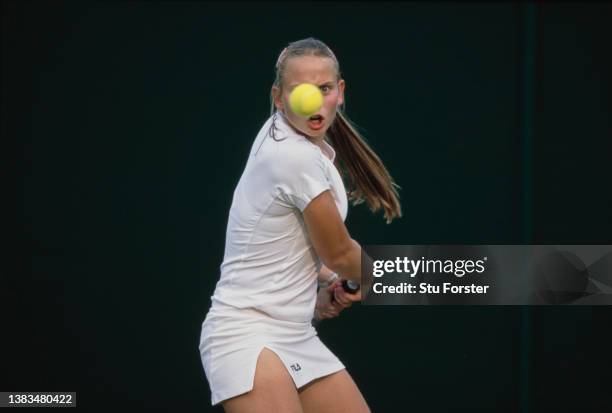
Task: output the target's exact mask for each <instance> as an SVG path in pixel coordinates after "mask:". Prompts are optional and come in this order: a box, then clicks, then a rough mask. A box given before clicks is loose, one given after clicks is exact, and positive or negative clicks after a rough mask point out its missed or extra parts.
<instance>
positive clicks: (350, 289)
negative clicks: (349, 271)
mask: <svg viewBox="0 0 612 413" xmlns="http://www.w3.org/2000/svg"><path fill="white" fill-rule="evenodd" d="M342 288H343V289H344V291H346V292H347V293H350V294H354V293H356V292H357V291H359V288H361V285H359V283H358V282H357V281H353V280H342Z"/></svg>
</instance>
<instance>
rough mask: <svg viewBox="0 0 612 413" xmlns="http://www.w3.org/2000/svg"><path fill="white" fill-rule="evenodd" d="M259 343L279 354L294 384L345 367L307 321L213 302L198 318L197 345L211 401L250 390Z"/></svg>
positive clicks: (214, 402)
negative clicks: (200, 331)
mask: <svg viewBox="0 0 612 413" xmlns="http://www.w3.org/2000/svg"><path fill="white" fill-rule="evenodd" d="M264 347H266V348H268V349H270V350H272V351H273V352H274V353H276V355H278V357H279V358H280V359H281V361H282V362H283V364H284V365H285V367H286V368H287V371H288V372H289V374H290V375H291V377H292V379H293V382H294V383H295V386H296V388H297V389H299V388H300V387H302V386H304V385H305V384H307V383H308V382H310V381H312V380H314V379H317V378H319V377H323V376H326V375H328V374H332V373H335V372H337V371H340V370H342V369H344V368H345V367H344V364H342V362H340V360H339V359H338V358H337V357H336V356H335V355H334V354H333V353H332V352H331V351H330V350H329V349H328V348H327V347H326V346H325V345H324V344H323V343H322V342H321V340H319V337H318V336H317V331H316V330H315V329H314V327H313V326H312V325H311V324H310V323H296V322H291V321H284V320H278V319H274V318H272V317H270V316H268V315H267V314H265V313H263V312H260V311H257V310H253V309H247V310H243V309H238V308H235V307H230V306H225V305H223V306H222V305H214V306H212V307H211V309H210V310H209V312H208V314H207V315H206V318H205V319H204V322H203V323H202V333H201V336H200V346H199V348H200V355H201V358H202V365H203V366H204V372H205V374H206V378H207V380H208V384H209V385H210V392H211V403H212V405H213V406H214V405H216V404H219V403H220V402H222V401H224V400H227V399H229V398H231V397H234V396H238V395H240V394H243V393H246V392H249V391H250V390H252V389H253V382H254V379H255V367H256V364H257V358H258V357H259V353H261V350H262V349H263V348H264Z"/></svg>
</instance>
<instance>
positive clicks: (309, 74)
mask: <svg viewBox="0 0 612 413" xmlns="http://www.w3.org/2000/svg"><path fill="white" fill-rule="evenodd" d="M336 76H337V75H336V70H335V68H334V62H333V60H332V59H330V58H327V57H319V56H298V57H292V58H289V60H287V66H286V70H285V76H284V79H283V84H282V93H280V91H279V89H278V88H277V87H273V88H272V92H273V95H274V104H275V106H276V108H277V109H278V110H280V111H282V112H283V113H284V114H285V116H286V117H287V119H288V120H289V123H291V125H292V126H293V127H294V128H296V129H297V130H299V131H300V132H302V133H304V134H305V135H307V136H310V137H314V138H322V137H323V136H325V132H327V129H329V127H330V126H331V124H332V123H333V122H334V119H335V118H336V109H337V107H338V106H339V105H341V104H342V103H344V80H342V79H337V77H336ZM302 83H311V84H313V85H315V86H318V87H319V89H320V90H321V93H322V94H323V106H321V109H320V110H319V111H318V112H317V113H316V114H317V115H321V116H322V117H323V119H322V121H320V122H316V121H312V120H310V119H308V118H303V117H301V116H298V115H296V114H295V113H293V111H292V110H291V106H289V95H290V94H291V91H292V90H293V89H294V88H295V87H296V86H297V85H299V84H302Z"/></svg>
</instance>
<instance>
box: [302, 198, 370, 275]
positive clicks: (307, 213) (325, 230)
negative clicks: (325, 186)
mask: <svg viewBox="0 0 612 413" xmlns="http://www.w3.org/2000/svg"><path fill="white" fill-rule="evenodd" d="M303 215H304V222H305V224H306V229H307V231H308V235H309V236H310V240H311V242H312V245H313V247H314V249H315V251H316V252H317V254H318V255H319V257H320V258H321V260H322V261H323V264H325V266H326V267H328V269H330V270H331V271H333V272H336V273H338V275H339V276H340V277H341V278H345V279H347V280H353V281H357V282H360V280H361V246H360V245H359V244H358V243H357V241H355V240H354V239H352V238H351V237H350V235H349V233H348V230H347V229H346V226H345V225H344V221H342V217H341V216H340V212H338V207H337V206H336V203H335V201H334V198H333V195H332V194H331V192H330V191H329V190H327V191H323V192H322V193H321V194H319V195H318V196H317V197H315V198H314V199H313V200H312V201H310V203H309V204H308V206H307V207H306V208H305V209H304V211H303Z"/></svg>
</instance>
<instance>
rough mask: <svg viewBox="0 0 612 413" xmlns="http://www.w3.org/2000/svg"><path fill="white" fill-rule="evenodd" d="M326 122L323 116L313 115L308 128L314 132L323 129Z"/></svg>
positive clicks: (309, 119)
mask: <svg viewBox="0 0 612 413" xmlns="http://www.w3.org/2000/svg"><path fill="white" fill-rule="evenodd" d="M324 120H325V119H324V118H323V116H321V115H319V114H317V115H313V116H311V117H310V118H308V127H309V128H310V129H313V130H318V129H321V128H322V127H323V121H324Z"/></svg>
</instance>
